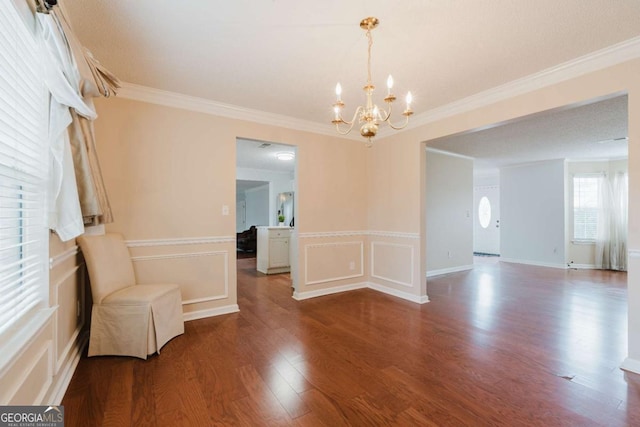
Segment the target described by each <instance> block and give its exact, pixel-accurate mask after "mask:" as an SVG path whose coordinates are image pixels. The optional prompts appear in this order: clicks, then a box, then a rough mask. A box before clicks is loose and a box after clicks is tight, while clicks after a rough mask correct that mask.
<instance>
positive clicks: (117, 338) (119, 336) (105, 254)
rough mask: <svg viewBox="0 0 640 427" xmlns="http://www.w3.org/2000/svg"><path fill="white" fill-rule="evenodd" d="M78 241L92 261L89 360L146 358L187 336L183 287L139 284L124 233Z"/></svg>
mask: <svg viewBox="0 0 640 427" xmlns="http://www.w3.org/2000/svg"><path fill="white" fill-rule="evenodd" d="M78 243H79V245H80V248H81V249H82V253H83V254H84V258H85V261H86V262H87V267H88V269H89V280H90V282H91V293H92V295H93V311H92V313H91V332H90V336H89V356H98V355H120V356H135V357H140V358H142V359H146V358H147V355H149V354H153V353H155V352H160V348H162V346H163V345H165V344H166V343H167V342H168V341H169V340H170V339H171V338H173V337H175V336H177V335H180V334H183V333H184V320H183V316H182V297H181V295H180V288H179V287H178V285H173V284H153V285H138V284H136V279H135V274H134V271H133V263H132V261H131V256H130V254H129V250H128V249H127V246H126V244H125V242H124V239H123V237H122V235H120V234H115V233H108V234H105V235H99V236H97V235H96V236H91V235H83V236H80V237H78Z"/></svg>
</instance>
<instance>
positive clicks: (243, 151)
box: [236, 138, 296, 177]
mask: <svg viewBox="0 0 640 427" xmlns="http://www.w3.org/2000/svg"><path fill="white" fill-rule="evenodd" d="M281 152H291V153H294V156H295V153H296V147H292V146H290V145H284V144H275V143H270V142H263V141H254V140H251V139H242V138H238V139H237V140H236V167H239V168H249V169H261V170H268V171H273V172H286V173H290V174H292V175H291V176H292V177H293V172H294V170H295V165H296V161H295V158H294V159H292V160H280V159H278V158H277V157H276V154H278V153H281Z"/></svg>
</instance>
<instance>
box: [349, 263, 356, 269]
mask: <svg viewBox="0 0 640 427" xmlns="http://www.w3.org/2000/svg"><path fill="white" fill-rule="evenodd" d="M355 269H356V263H355V261H351V262H350V263H349V270H355Z"/></svg>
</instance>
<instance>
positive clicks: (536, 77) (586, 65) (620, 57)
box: [118, 37, 640, 141]
mask: <svg viewBox="0 0 640 427" xmlns="http://www.w3.org/2000/svg"><path fill="white" fill-rule="evenodd" d="M636 58H640V37H635V38H632V39H629V40H625V41H623V42H621V43H617V44H614V45H612V46H609V47H606V48H604V49H601V50H598V51H595V52H592V53H590V54H587V55H584V56H581V57H579V58H576V59H573V60H571V61H567V62H564V63H562V64H559V65H556V66H554V67H551V68H547V69H546V70H542V71H540V72H538V73H534V74H530V75H528V76H525V77H523V78H520V79H517V80H513V81H511V82H509V83H505V84H503V85H500V86H496V87H494V88H491V89H488V90H485V91H482V92H479V93H477V94H475V95H471V96H468V97H466V98H462V99H459V100H457V101H454V102H452V103H450V104H446V105H443V106H441V107H437V108H434V109H431V110H429V111H426V112H424V113H420V114H416V115H415V116H414V117H413V119H412V120H411V121H410V122H409V124H408V125H407V127H406V128H404V129H403V130H402V131H406V130H410V129H415V128H418V127H420V126H424V125H427V124H429V123H433V122H435V121H437V120H442V119H445V118H447V117H451V116H454V115H457V114H461V113H466V112H468V111H472V110H475V109H477V108H481V107H484V106H487V105H491V104H494V103H496V102H499V101H503V100H505V99H509V98H512V97H514V96H518V95H522V94H524V93H528V92H532V91H535V90H538V89H542V88H544V87H547V86H551V85H554V84H557V83H560V82H563V81H566V80H570V79H572V78H576V77H579V76H582V75H584V74H588V73H591V72H594V71H598V70H601V69H604V68H607V67H611V66H613V65H616V64H620V63H622V62H626V61H630V60H633V59H636ZM118 97H120V98H126V99H132V100H135V101H142V102H148V103H151V104H157V105H164V106H166V107H173V108H180V109H184V110H189V111H195V112H199V113H205V114H211V115H214V116H221V117H227V118H230V119H237V120H246V121H249V122H254V123H260V124H265V125H270V126H279V127H283V128H287V129H293V130H298V131H303V132H311V133H314V134H320V135H327V136H332V137H335V138H343V139H350V140H356V141H361V140H362V139H361V137H360V135H358V134H353V135H352V134H350V135H348V136H345V135H340V134H338V133H336V132H335V130H334V129H333V127H332V126H330V125H325V124H322V123H317V122H312V121H309V120H302V119H298V118H294V117H289V116H285V115H281V114H274V113H268V112H265V111H259V110H253V109H250V108H244V107H240V106H237V105H231V104H224V103H221V102H216V101H212V100H209V99H204V98H198V97H194V96H189V95H182V94H179V93H176V92H169V91H165V90H160V89H154V88H151V87H147V86H142V85H137V84H133V83H128V82H122V88H121V89H119V90H118ZM402 131H400V132H402ZM396 132H397V131H392V130H391V129H389V128H383V129H380V131H379V132H378V136H377V139H381V138H385V137H387V136H390V135H392V134H394V133H396Z"/></svg>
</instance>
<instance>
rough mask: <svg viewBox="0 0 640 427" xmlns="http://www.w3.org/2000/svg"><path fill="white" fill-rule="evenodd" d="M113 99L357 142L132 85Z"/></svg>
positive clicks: (317, 126)
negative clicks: (145, 103)
mask: <svg viewBox="0 0 640 427" xmlns="http://www.w3.org/2000/svg"><path fill="white" fill-rule="evenodd" d="M117 96H118V97H119V98H125V99H132V100H134V101H141V102H148V103H150V104H156V105H164V106H165V107H172V108H180V109H183V110H189V111H195V112H198V113H204V114H211V115H213V116H220V117H227V118H229V119H237V120H246V121H249V122H253V123H260V124H265V125H270V126H278V127H283V128H287V129H293V130H298V131H303V132H311V133H315V134H320V135H328V136H332V137H338V138H344V139H354V140H356V139H357V140H359V138H355V137H354V135H351V136H349V137H345V136H342V135H340V134H337V133H336V132H335V130H334V129H333V127H332V126H330V125H326V124H322V123H316V122H312V121H309V120H302V119H298V118H294V117H289V116H284V115H281V114H274V113H267V112H265V111H260V110H253V109H250V108H244V107H240V106H238V105H232V104H224V103H222V102H217V101H212V100H209V99H205V98H198V97H195V96H189V95H183V94H180V93H176V92H169V91H166V90H161V89H155V88H152V87H148V86H142V85H137V84H134V83H128V82H122V87H121V88H120V89H119V90H118V95H117Z"/></svg>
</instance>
